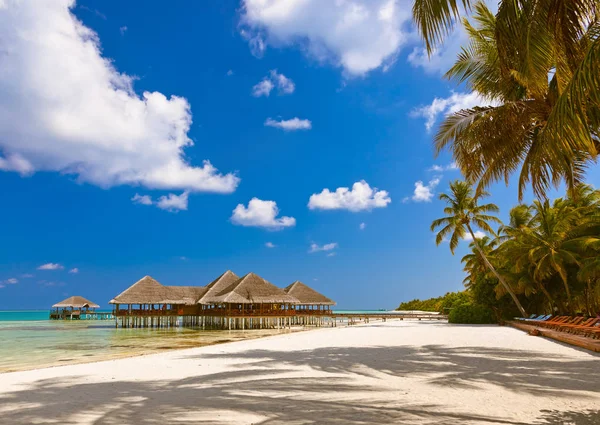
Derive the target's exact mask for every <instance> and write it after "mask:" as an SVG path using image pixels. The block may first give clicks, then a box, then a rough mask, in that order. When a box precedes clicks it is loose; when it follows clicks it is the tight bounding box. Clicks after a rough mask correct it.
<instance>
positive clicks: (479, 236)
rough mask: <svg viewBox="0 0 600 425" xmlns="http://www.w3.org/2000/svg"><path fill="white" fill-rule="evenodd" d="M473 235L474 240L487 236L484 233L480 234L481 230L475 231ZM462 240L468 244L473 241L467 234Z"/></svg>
mask: <svg viewBox="0 0 600 425" xmlns="http://www.w3.org/2000/svg"><path fill="white" fill-rule="evenodd" d="M473 233H474V234H475V238H477V239H481V238H483V237H485V236H487V235H486V234H485V232H482V231H481V230H475V231H474V232H473ZM463 239H464V240H466V241H469V242H470V241H472V240H473V237H472V236H471V234H470V233H467V234H465V237H464V238H463Z"/></svg>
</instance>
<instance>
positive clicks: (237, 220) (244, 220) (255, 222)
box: [231, 198, 296, 230]
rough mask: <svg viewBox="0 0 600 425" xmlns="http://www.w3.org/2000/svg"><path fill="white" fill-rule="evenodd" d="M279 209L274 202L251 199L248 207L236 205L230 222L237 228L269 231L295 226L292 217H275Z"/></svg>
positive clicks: (294, 220)
mask: <svg viewBox="0 0 600 425" xmlns="http://www.w3.org/2000/svg"><path fill="white" fill-rule="evenodd" d="M278 215H279V208H277V203H276V202H275V201H263V200H261V199H258V198H252V199H251V200H250V202H249V203H248V207H245V206H244V205H243V204H238V206H237V207H235V209H234V210H233V215H232V216H231V222H232V223H233V224H236V225H239V226H247V227H263V228H265V229H270V230H281V229H283V228H284V227H292V226H295V225H296V219H295V218H294V217H286V216H283V217H279V218H278V217H277V216H278Z"/></svg>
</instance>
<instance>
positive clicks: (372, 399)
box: [0, 345, 600, 425]
mask: <svg viewBox="0 0 600 425" xmlns="http://www.w3.org/2000/svg"><path fill="white" fill-rule="evenodd" d="M224 358H226V359H228V360H229V361H233V362H234V365H235V366H233V369H230V370H228V371H226V372H219V373H208V374H204V375H197V376H191V377H188V378H185V379H181V380H179V381H168V382H167V381H160V380H157V381H143V382H127V381H116V380H115V381H111V382H103V383H85V382H82V380H81V378H78V377H72V376H71V377H65V378H63V379H59V380H52V381H38V382H37V383H36V384H35V386H34V387H32V388H30V389H27V390H22V391H15V392H12V393H5V394H2V395H0V423H1V424H10V425H29V424H34V423H42V422H43V423H50V424H59V423H60V424H75V423H82V422H85V423H91V424H94V425H117V424H119V425H122V424H141V425H157V424H167V423H169V424H179V425H182V424H186V425H187V424H198V423H200V424H229V423H237V422H232V421H231V420H230V419H226V418H228V417H230V415H231V414H240V415H248V416H249V417H254V418H256V419H255V420H254V421H246V422H244V423H254V424H256V425H258V424H261V425H266V424H284V423H285V424H288V425H290V424H292V425H295V424H345V425H358V424H364V425H366V424H381V425H383V424H391V423H404V424H448V425H449V424H459V423H460V424H475V423H478V424H492V423H493V424H519V425H521V424H522V425H524V424H525V423H523V422H518V421H513V420H511V419H510V418H512V417H513V415H511V414H510V410H507V412H506V415H504V416H503V417H489V416H485V415H481V414H478V412H477V411H476V409H473V408H471V411H467V409H468V407H467V406H446V405H444V401H443V400H440V402H439V404H437V403H436V404H431V403H429V404H427V403H424V404H414V403H407V402H403V399H402V398H403V395H404V394H406V393H407V392H408V391H410V388H407V389H406V391H398V390H394V391H393V392H392V394H391V396H389V395H390V394H389V393H388V394H386V395H388V396H389V397H382V391H385V390H384V388H385V385H384V384H385V380H386V378H387V379H391V378H392V377H403V376H409V375H410V376H411V377H415V376H416V377H418V378H419V379H421V380H423V381H424V382H426V383H427V384H429V385H432V386H435V387H438V388H439V387H442V388H446V389H447V391H453V390H454V389H455V388H473V389H477V388H479V387H480V386H481V384H493V385H496V386H499V387H502V388H504V389H506V390H510V391H512V392H516V393H523V394H535V395H536V396H541V397H543V396H549V395H551V396H566V395H568V396H571V397H578V398H585V397H586V396H589V395H586V394H583V393H582V391H588V392H596V391H598V385H599V380H598V379H599V377H600V362H599V361H598V356H591V357H590V358H589V360H582V359H580V360H572V359H566V358H561V357H560V356H556V355H549V356H544V355H540V353H539V352H529V351H523V350H518V351H517V350H506V349H492V348H484V347H468V348H466V347H463V348H450V347H444V346H439V345H427V346H421V347H370V348H360V347H357V348H320V349H315V350H307V351H300V352H298V351H293V352H287V351H272V350H254V351H246V352H242V353H234V354H203V355H185V354H182V355H181V357H180V359H181V360H182V361H185V362H187V363H188V364H189V367H190V374H191V375H195V374H196V373H206V371H205V370H203V371H202V372H200V371H199V370H197V369H196V367H197V366H199V365H200V364H202V363H204V364H206V363H207V362H208V361H210V360H211V359H224ZM307 369H309V370H311V371H313V375H315V374H316V375H319V374H320V375H325V377H321V378H317V377H314V376H313V377H302V376H300V375H301V374H300V373H297V374H295V375H294V376H291V377H290V376H289V375H290V374H289V373H288V374H287V376H282V375H284V374H286V373H287V372H297V371H299V370H307ZM308 375H310V374H308ZM356 375H364V376H369V377H371V378H374V379H371V380H369V382H371V383H372V385H371V386H365V385H360V386H358V385H357V384H355V381H354V380H353V379H352V378H353V377H355V376H356ZM377 382H382V386H381V387H380V386H378V385H377ZM361 393H367V394H371V395H370V396H369V397H367V398H366V399H365V397H360V395H359V394H361ZM499 402H501V401H499ZM3 406H4V408H3ZM449 407H450V408H449ZM507 409H510V406H507ZM457 412H458V413H457ZM537 415H538V418H537V419H536V421H534V422H533V423H535V424H553V425H554V424H556V425H557V424H581V425H587V424H590V425H591V424H599V423H600V410H594V411H586V412H574V411H572V412H571V411H566V412H565V411H541V412H538V414H537ZM221 417H223V418H222V419H221ZM528 423H532V422H528Z"/></svg>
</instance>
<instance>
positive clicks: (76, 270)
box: [69, 267, 79, 274]
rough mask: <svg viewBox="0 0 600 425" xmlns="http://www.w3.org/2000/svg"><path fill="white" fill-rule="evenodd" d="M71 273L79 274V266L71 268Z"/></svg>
mask: <svg viewBox="0 0 600 425" xmlns="http://www.w3.org/2000/svg"><path fill="white" fill-rule="evenodd" d="M69 273H71V274H77V273H79V269H78V268H77V267H73V268H72V269H71V270H69Z"/></svg>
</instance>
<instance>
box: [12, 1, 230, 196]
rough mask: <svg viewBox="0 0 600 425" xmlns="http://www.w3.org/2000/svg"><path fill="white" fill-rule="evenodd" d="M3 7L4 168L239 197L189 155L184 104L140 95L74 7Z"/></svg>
mask: <svg viewBox="0 0 600 425" xmlns="http://www.w3.org/2000/svg"><path fill="white" fill-rule="evenodd" d="M0 3H1V4H3V5H4V7H3V8H0V52H2V53H1V54H0V152H1V153H0V169H2V170H5V171H15V172H18V173H20V174H22V175H30V174H32V173H34V172H35V171H57V172H61V173H65V174H71V175H74V176H77V179H78V180H79V181H80V182H87V183H91V184H94V185H98V186H101V187H110V186H115V185H141V186H145V187H147V188H150V189H165V190H174V189H180V190H190V191H206V192H219V193H231V192H233V191H234V190H235V188H236V187H237V185H238V183H239V178H238V177H237V176H236V175H235V174H231V173H230V174H222V173H220V172H219V171H218V170H217V169H216V168H215V167H214V166H213V165H212V164H211V163H210V162H209V161H205V162H204V163H203V164H202V165H201V166H195V165H192V164H191V163H190V162H189V161H188V159H187V158H186V156H185V152H184V150H185V148H187V147H190V146H192V145H193V142H192V140H191V139H190V138H189V137H188V131H189V129H190V125H191V123H192V115H191V112H190V105H189V103H188V102H187V100H186V99H184V98H182V97H178V96H171V97H167V96H165V95H164V94H162V93H159V92H149V91H148V92H144V93H142V95H141V96H140V95H138V94H137V93H136V92H135V91H134V88H133V82H134V78H133V77H131V76H129V75H127V74H123V73H120V72H119V71H117V69H116V68H115V66H114V64H113V62H112V61H111V60H110V59H109V58H106V57H103V56H102V51H101V47H100V41H99V38H98V35H97V34H96V33H95V32H93V31H92V30H91V29H90V28H88V27H86V26H84V25H83V24H82V23H81V22H80V21H79V20H77V18H76V17H75V16H74V15H73V14H72V13H71V8H72V7H74V6H75V2H74V0H60V1H54V0H23V1H9V2H5V1H4V2H0Z"/></svg>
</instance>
